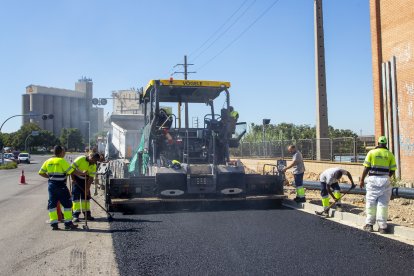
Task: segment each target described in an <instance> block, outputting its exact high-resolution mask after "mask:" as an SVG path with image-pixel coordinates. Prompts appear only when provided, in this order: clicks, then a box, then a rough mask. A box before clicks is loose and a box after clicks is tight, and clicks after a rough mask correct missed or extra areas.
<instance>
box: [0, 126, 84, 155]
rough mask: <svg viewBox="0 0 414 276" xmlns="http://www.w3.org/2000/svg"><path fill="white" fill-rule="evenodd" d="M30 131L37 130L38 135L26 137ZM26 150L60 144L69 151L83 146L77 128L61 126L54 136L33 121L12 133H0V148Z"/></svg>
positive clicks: (80, 134) (79, 149)
mask: <svg viewBox="0 0 414 276" xmlns="http://www.w3.org/2000/svg"><path fill="white" fill-rule="evenodd" d="M32 131H38V133H39V135H37V136H33V135H31V136H30V137H28V136H29V135H30V134H31V133H32ZM26 139H27V143H26V144H27V150H28V151H30V152H36V151H37V150H36V149H38V148H45V149H49V148H51V147H53V146H55V145H62V146H64V147H66V148H67V149H69V150H71V151H83V149H84V147H85V142H84V138H83V136H82V133H81V132H80V130H79V129H77V128H63V129H62V130H61V133H60V136H59V137H56V136H55V135H54V134H53V133H52V132H50V131H47V130H43V129H41V128H40V127H39V126H38V125H37V124H35V123H28V124H24V125H23V126H22V127H21V128H20V129H19V130H18V131H16V132H12V133H0V148H2V147H3V146H4V147H12V148H13V149H15V150H20V151H23V150H25V146H26V145H25V141H26Z"/></svg>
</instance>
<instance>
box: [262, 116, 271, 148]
mask: <svg viewBox="0 0 414 276" xmlns="http://www.w3.org/2000/svg"><path fill="white" fill-rule="evenodd" d="M268 124H270V119H263V155H264V156H266V155H267V147H266V125H268Z"/></svg>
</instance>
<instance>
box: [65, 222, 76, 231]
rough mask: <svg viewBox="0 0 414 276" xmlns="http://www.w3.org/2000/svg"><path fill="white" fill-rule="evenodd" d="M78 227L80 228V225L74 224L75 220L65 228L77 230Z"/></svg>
mask: <svg viewBox="0 0 414 276" xmlns="http://www.w3.org/2000/svg"><path fill="white" fill-rule="evenodd" d="M76 228H78V225H77V224H73V222H69V223H67V224H65V230H75V229H76Z"/></svg>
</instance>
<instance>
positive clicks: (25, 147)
mask: <svg viewBox="0 0 414 276" xmlns="http://www.w3.org/2000/svg"><path fill="white" fill-rule="evenodd" d="M30 136H39V131H36V130H33V131H32V132H31V133H30V134H29V135H27V137H26V140H24V151H26V152H28V151H27V139H29V137H30Z"/></svg>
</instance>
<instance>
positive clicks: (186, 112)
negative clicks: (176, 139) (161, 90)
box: [172, 55, 196, 128]
mask: <svg viewBox="0 0 414 276" xmlns="http://www.w3.org/2000/svg"><path fill="white" fill-rule="evenodd" d="M190 65H194V64H192V63H187V55H184V63H179V64H176V65H175V66H174V68H175V67H177V66H183V67H184V71H183V72H178V71H175V72H174V73H172V75H174V74H178V73H179V74H184V79H185V80H187V77H188V74H195V73H196V72H195V71H193V72H188V66H190ZM184 104H185V127H186V128H188V102H187V101H186V102H185V103H184ZM178 128H181V102H178Z"/></svg>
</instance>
